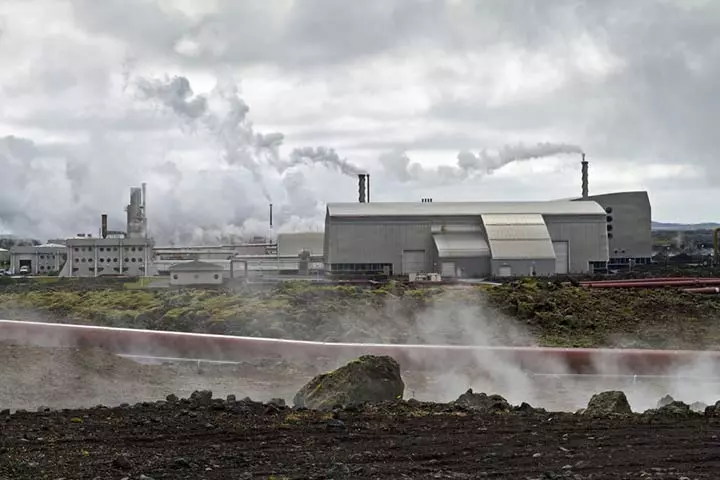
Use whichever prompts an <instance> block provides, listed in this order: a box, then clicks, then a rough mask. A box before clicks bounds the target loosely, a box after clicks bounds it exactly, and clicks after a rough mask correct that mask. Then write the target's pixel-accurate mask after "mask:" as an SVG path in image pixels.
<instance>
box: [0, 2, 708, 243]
mask: <svg viewBox="0 0 720 480" xmlns="http://www.w3.org/2000/svg"><path fill="white" fill-rule="evenodd" d="M718 31H720V2H716V1H712V0H705V1H701V0H674V1H671V0H635V1H632V2H627V1H621V0H605V1H602V2H598V1H593V0H587V1H580V0H553V1H547V0H487V1H479V0H365V1H363V2H358V1H352V0H302V1H301V0H267V1H264V2H258V1H255V0H205V1H203V2H197V1H194V0H103V1H97V0H73V1H64V0H44V1H42V0H38V1H33V0H3V1H2V2H0V234H16V235H20V236H30V237H34V238H38V239H41V240H46V239H48V238H57V237H63V236H68V235H74V234H76V233H79V232H97V229H98V227H99V217H100V214H101V213H107V214H108V215H109V218H110V227H111V228H113V229H123V228H124V215H125V213H124V211H123V208H124V206H125V205H126V204H127V202H128V199H129V188H130V187H131V186H139V185H140V184H141V183H142V182H147V184H148V215H149V228H150V231H151V233H152V234H153V236H155V238H156V240H157V242H158V243H160V244H167V243H175V244H178V243H195V244H197V243H214V242H217V241H224V240H226V239H228V238H230V239H232V238H239V237H247V236H250V235H268V234H274V233H276V232H277V231H292V230H318V229H321V228H322V224H323V218H324V211H325V204H326V203H327V202H355V201H357V198H358V192H357V178H356V174H357V173H358V172H367V173H370V177H371V189H372V192H371V199H372V201H420V199H421V198H425V197H430V198H433V201H435V202H437V201H473V200H479V201H496V200H497V201H509V200H548V199H556V198H567V197H573V196H577V195H579V193H580V160H581V158H580V152H585V153H586V155H587V159H588V161H589V162H590V193H591V194H593V193H607V192H612V191H623V190H647V191H648V192H649V194H650V199H651V203H652V208H653V218H654V219H655V220H658V221H673V222H686V223H690V222H701V221H714V220H717V214H716V212H715V208H714V202H711V201H708V200H707V199H708V198H714V197H715V196H716V195H717V194H718V191H717V188H716V187H715V185H717V183H718V180H720V173H719V171H720V169H718V166H720V165H718V159H719V158H720V135H718V134H717V113H716V112H720V95H718V94H717V87H716V85H717V79H718V78H720V35H718V34H717V32H718ZM269 203H272V204H273V206H274V216H275V218H274V227H273V228H274V230H271V229H270V227H269V222H268V216H269V215H268V211H269V206H268V204H269Z"/></svg>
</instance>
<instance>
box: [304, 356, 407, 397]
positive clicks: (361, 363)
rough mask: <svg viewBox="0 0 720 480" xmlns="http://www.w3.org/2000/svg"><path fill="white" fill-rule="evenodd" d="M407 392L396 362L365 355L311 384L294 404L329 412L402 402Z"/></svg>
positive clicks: (387, 358)
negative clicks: (370, 404)
mask: <svg viewBox="0 0 720 480" xmlns="http://www.w3.org/2000/svg"><path fill="white" fill-rule="evenodd" d="M404 390H405V383H404V382H403V379H402V377H401V376H400V365H399V364H398V362H397V361H395V359H393V358H391V357H388V356H374V355H364V356H362V357H360V358H358V359H357V360H353V361H351V362H350V363H348V364H346V365H344V366H342V367H340V368H338V369H337V370H335V371H333V372H329V373H323V374H321V375H318V376H316V377H315V378H313V379H312V380H310V382H308V384H307V385H305V386H304V387H303V388H301V389H300V391H298V393H297V394H296V395H295V398H294V404H295V406H297V407H305V408H311V409H318V410H322V409H330V408H333V407H335V406H337V405H342V406H346V405H357V404H362V403H365V402H385V401H392V400H399V399H402V397H403V393H404Z"/></svg>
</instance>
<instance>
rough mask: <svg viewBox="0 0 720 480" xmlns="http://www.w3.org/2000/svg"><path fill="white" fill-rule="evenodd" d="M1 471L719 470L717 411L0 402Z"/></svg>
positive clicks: (644, 474) (500, 474) (170, 474)
mask: <svg viewBox="0 0 720 480" xmlns="http://www.w3.org/2000/svg"><path fill="white" fill-rule="evenodd" d="M0 429H1V431H2V434H1V435H0V456H1V457H2V458H3V461H2V462H0V479H3V480H6V479H7V480H10V479H16V480H21V479H33V480H35V479H44V478H47V479H55V480H58V479H61V478H64V479H68V480H69V479H118V480H120V479H128V480H139V479H145V480H150V479H156V480H159V479H173V480H177V479H263V480H269V479H291V478H292V479H311V478H316V479H385V478H392V479H396V478H397V479H403V478H407V479H442V478H447V479H473V478H512V479H552V478H557V479H560V478H568V479H575V480H583V479H616V478H617V479H626V478H648V479H650V478H658V479H659V478H664V479H685V478H687V479H700V478H717V471H718V468H720V459H718V456H717V451H718V448H719V447H720V420H718V419H717V418H715V417H714V416H713V415H703V414H687V413H684V414H681V415H680V416H673V414H672V413H665V414H663V413H657V412H655V413H649V414H644V415H640V414H635V415H617V416H612V415H611V416H601V417H592V416H588V415H584V414H563V413H545V412H538V411H534V410H532V409H530V408H528V407H523V408H515V409H512V410H511V411H506V410H502V411H501V410H479V411H476V410H473V408H471V407H468V406H462V405H447V404H445V405H437V404H436V405H426V404H420V403H418V402H413V401H410V402H394V403H387V404H380V405H368V406H365V407H360V408H345V409H335V410H333V411H329V412H317V411H308V410H302V409H292V408H289V407H284V406H281V405H277V404H262V403H255V402H252V401H246V400H240V401H237V400H235V399H233V398H230V399H228V400H225V399H221V400H211V399H210V398H209V397H208V396H206V395H203V394H200V393H198V394H195V395H194V399H193V400H182V401H177V399H176V398H175V397H169V398H168V399H167V401H162V402H155V403H144V404H138V405H135V406H129V405H126V406H120V407H115V408H105V407H97V408H93V409H88V410H67V411H49V410H48V411H42V412H32V413H28V412H18V413H14V414H9V413H8V412H2V413H0Z"/></svg>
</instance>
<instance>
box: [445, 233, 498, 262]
mask: <svg viewBox="0 0 720 480" xmlns="http://www.w3.org/2000/svg"><path fill="white" fill-rule="evenodd" d="M433 240H434V241H435V246H436V247H437V249H438V254H439V256H440V258H468V257H489V256H490V247H489V246H488V243H487V241H486V240H485V238H484V237H483V235H482V233H480V232H456V233H433Z"/></svg>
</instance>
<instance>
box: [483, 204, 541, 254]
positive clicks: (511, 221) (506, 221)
mask: <svg viewBox="0 0 720 480" xmlns="http://www.w3.org/2000/svg"><path fill="white" fill-rule="evenodd" d="M481 218H482V221H483V223H484V224H485V231H486V232H487V238H488V243H489V245H490V250H491V251H492V256H493V258H494V259H496V260H517V259H550V258H553V259H554V258H555V250H554V249H553V245H552V240H551V238H550V232H548V229H547V226H546V225H545V220H543V217H542V215H540V214H503V215H482V216H481Z"/></svg>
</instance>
